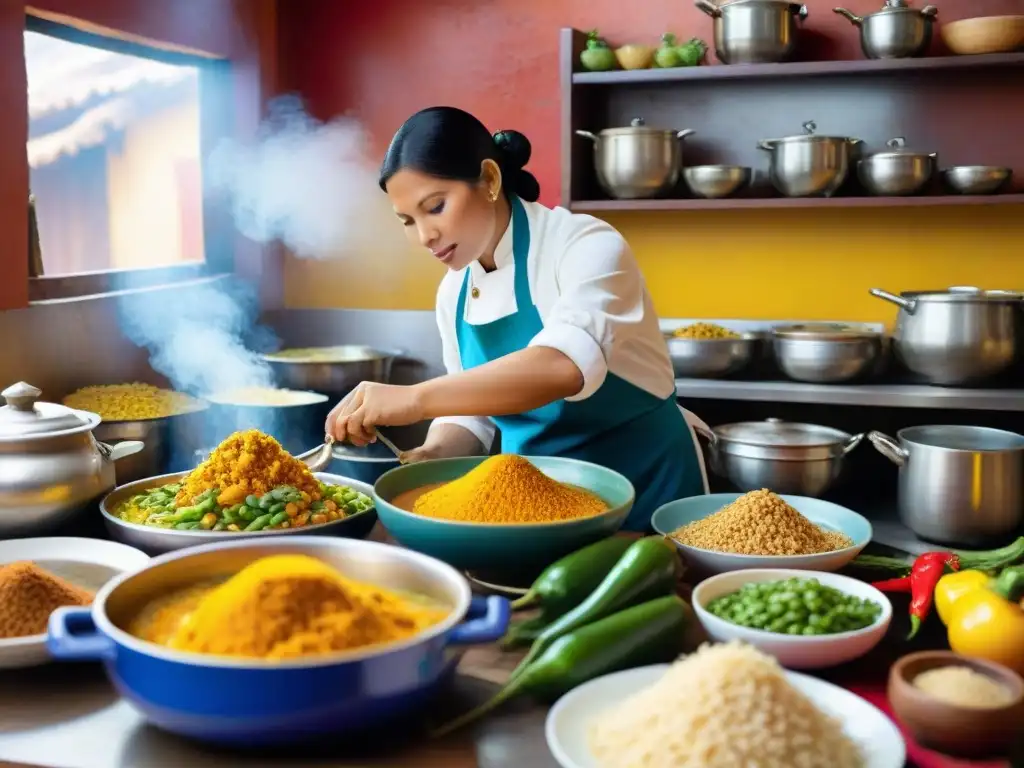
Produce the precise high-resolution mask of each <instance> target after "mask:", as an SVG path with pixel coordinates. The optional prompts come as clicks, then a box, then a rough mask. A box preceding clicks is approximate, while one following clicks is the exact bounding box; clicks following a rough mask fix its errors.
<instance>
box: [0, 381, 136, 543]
mask: <svg viewBox="0 0 1024 768" xmlns="http://www.w3.org/2000/svg"><path fill="white" fill-rule="evenodd" d="M2 395H3V398H4V400H6V401H7V405H5V406H3V407H0V537H5V538H6V537H17V536H29V535H34V534H38V533H42V532H45V531H46V530H49V529H52V528H54V527H56V526H58V525H60V524H61V523H63V522H66V521H67V520H69V519H70V518H71V517H73V516H74V515H75V514H77V513H78V512H81V511H84V510H86V509H88V508H90V507H92V506H93V505H94V504H95V503H96V502H97V501H99V500H100V498H102V497H103V495H104V494H106V493H107V492H108V491H109V490H110V489H111V488H113V487H114V486H115V485H116V477H115V473H114V463H115V462H117V461H119V460H120V459H122V458H125V457H127V456H131V455H132V454H136V453H138V452H139V451H141V450H142V448H143V444H142V443H141V442H139V441H134V440H128V441H125V442H122V443H118V444H117V445H113V446H111V445H106V444H105V443H100V442H97V441H96V439H95V438H94V437H93V430H94V429H95V428H96V427H97V426H99V424H100V417H99V416H97V415H96V414H94V413H87V412H85V411H76V410H73V409H71V408H68V407H66V406H63V405H58V404H56V403H44V402H39V398H40V397H41V396H42V392H41V391H40V390H39V389H37V388H36V387H33V386H32V385H31V384H26V383H24V382H19V383H18V384H14V385H13V386H10V387H8V388H7V389H5V390H4V391H3V392H2Z"/></svg>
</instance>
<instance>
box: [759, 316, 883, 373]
mask: <svg viewBox="0 0 1024 768" xmlns="http://www.w3.org/2000/svg"><path fill="white" fill-rule="evenodd" d="M772 349H773V351H774V352H775V361H776V363H778V366H779V368H780V369H781V370H782V372H783V373H784V374H786V375H787V376H789V378H791V379H795V380H796V381H807V382H811V383H814V384H837V383H839V382H844V381H851V380H853V379H857V378H860V377H863V376H866V375H868V374H870V373H872V372H873V371H874V370H876V369H877V368H878V367H879V364H880V363H881V360H882V358H883V356H884V354H885V351H886V349H887V347H886V344H885V335H884V334H883V333H881V332H880V331H873V330H870V329H868V328H864V327H856V326H850V325H837V324H828V323H813V324H803V325H784V326H778V327H776V328H774V329H773V331H772Z"/></svg>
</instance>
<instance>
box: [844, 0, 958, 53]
mask: <svg viewBox="0 0 1024 768" xmlns="http://www.w3.org/2000/svg"><path fill="white" fill-rule="evenodd" d="M834 10H835V12H836V13H838V14H840V15H842V16H845V17H846V18H847V19H849V20H850V22H851V23H853V24H855V25H856V26H858V27H860V47H861V50H862V51H864V55H865V56H866V57H867V58H869V59H907V58H913V57H917V56H923V55H924V54H925V52H926V51H927V50H928V46H929V45H931V42H932V30H933V27H934V25H935V17H936V16H937V15H938V13H939V10H938V9H937V8H936V7H935V6H934V5H926V6H925V7H924V8H921V9H920V10H919V9H917V8H911V7H910V5H909V4H908V3H907V0H885V5H884V6H883V7H882V10H880V11H877V12H876V13H872V14H869V15H867V16H863V17H862V16H858V15H857V14H855V13H853V12H852V11H848V10H846V9H845V8H835V9H834Z"/></svg>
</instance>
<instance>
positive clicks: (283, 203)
mask: <svg viewBox="0 0 1024 768" xmlns="http://www.w3.org/2000/svg"><path fill="white" fill-rule="evenodd" d="M367 149H368V137H367V134H366V132H365V131H364V130H363V128H362V126H360V124H359V123H358V122H356V121H355V120H354V119H351V118H337V119H335V120H332V121H331V122H329V123H324V122H321V121H319V120H317V119H315V118H313V117H311V116H310V115H309V114H307V113H306V112H305V110H304V109H303V105H302V101H301V99H300V98H299V97H297V96H281V97H278V98H277V99H275V100H274V101H272V102H271V103H270V105H269V106H268V117H267V119H266V120H265V121H264V123H263V125H262V126H261V128H260V131H259V134H258V135H257V137H256V141H255V142H252V143H241V142H237V141H234V140H225V141H223V142H222V143H221V144H220V145H219V146H218V147H217V149H216V150H215V151H214V153H213V155H212V157H211V158H210V164H209V170H208V173H209V177H208V178H209V180H210V183H211V186H212V187H213V189H214V190H215V191H217V192H219V193H224V194H226V195H227V196H228V198H229V199H230V201H231V209H232V213H233V216H234V221H235V226H236V227H238V229H239V231H240V232H242V234H244V235H245V236H246V237H248V238H250V239H251V240H255V241H257V242H260V243H269V242H272V241H280V242H281V243H283V244H284V245H285V246H287V248H288V249H289V250H290V251H291V252H292V254H293V255H295V256H298V257H300V258H315V259H327V258H338V257H343V256H345V255H350V254H351V255H355V254H357V253H359V252H360V251H361V249H364V248H367V247H370V246H371V245H372V244H374V243H377V241H378V240H379V238H380V232H381V231H382V230H384V229H385V228H386V230H387V231H389V232H396V231H397V227H396V226H395V221H394V214H393V213H391V211H390V209H389V208H388V206H387V202H386V199H385V198H384V195H383V194H382V193H381V191H380V189H379V188H378V187H377V170H376V163H374V162H373V161H371V160H370V159H369V157H368V152H367ZM378 246H379V244H378Z"/></svg>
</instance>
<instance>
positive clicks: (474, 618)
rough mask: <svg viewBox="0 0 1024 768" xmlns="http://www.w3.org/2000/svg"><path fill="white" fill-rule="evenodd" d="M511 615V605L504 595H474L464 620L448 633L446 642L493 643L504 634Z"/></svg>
mask: <svg viewBox="0 0 1024 768" xmlns="http://www.w3.org/2000/svg"><path fill="white" fill-rule="evenodd" d="M511 617H512V606H511V605H510V604H509V601H508V600H506V599H505V598H504V597H498V596H497V595H491V596H490V597H480V596H477V597H474V598H473V599H472V600H470V602H469V612H468V613H467V614H466V620H465V621H463V622H462V623H461V624H459V625H458V626H456V627H455V629H453V630H452V631H451V634H450V635H448V644H449V645H472V644H474V643H493V642H494V641H495V640H497V639H498V638H499V637H501V636H502V635H504V634H505V630H507V629H508V622H509V619H510V618H511Z"/></svg>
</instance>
